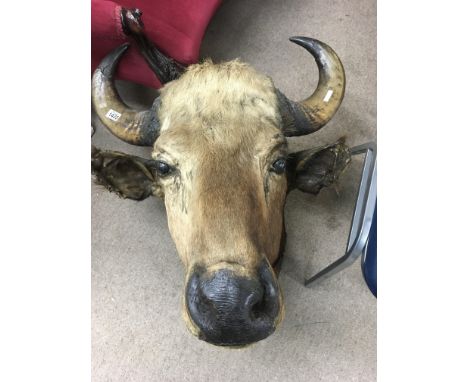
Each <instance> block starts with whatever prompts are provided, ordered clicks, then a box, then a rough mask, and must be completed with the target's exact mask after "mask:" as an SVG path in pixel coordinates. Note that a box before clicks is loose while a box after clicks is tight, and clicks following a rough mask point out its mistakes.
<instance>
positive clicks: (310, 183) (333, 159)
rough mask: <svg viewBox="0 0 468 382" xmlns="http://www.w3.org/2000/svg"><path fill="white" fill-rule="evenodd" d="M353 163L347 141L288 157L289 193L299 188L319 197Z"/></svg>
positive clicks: (342, 139)
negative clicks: (323, 189)
mask: <svg viewBox="0 0 468 382" xmlns="http://www.w3.org/2000/svg"><path fill="white" fill-rule="evenodd" d="M350 161H351V155H350V152H349V147H348V146H347V145H346V144H345V139H344V138H340V139H339V140H338V141H337V142H335V143H333V144H331V145H328V146H324V147H319V148H315V149H310V150H304V151H299V152H296V153H292V154H290V155H289V156H288V168H287V174H288V192H289V191H292V190H293V189H295V188H297V189H299V190H301V191H303V192H308V193H311V194H314V195H317V194H318V193H319V192H320V190H321V189H322V188H323V187H328V186H331V185H333V184H334V183H336V181H337V180H338V178H339V176H340V175H341V173H342V172H343V170H344V169H345V168H346V167H347V165H348V164H349V162H350Z"/></svg>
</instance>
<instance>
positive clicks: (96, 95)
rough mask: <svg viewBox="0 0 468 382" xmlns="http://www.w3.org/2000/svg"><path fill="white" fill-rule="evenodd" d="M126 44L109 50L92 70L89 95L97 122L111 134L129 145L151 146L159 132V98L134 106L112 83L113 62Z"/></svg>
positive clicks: (117, 58)
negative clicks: (144, 105)
mask: <svg viewBox="0 0 468 382" xmlns="http://www.w3.org/2000/svg"><path fill="white" fill-rule="evenodd" d="M128 46H129V44H123V45H121V46H119V47H118V48H116V49H114V50H113V51H112V52H111V53H109V54H108V55H107V56H106V57H105V58H104V59H103V60H102V61H101V63H100V64H99V66H98V67H97V69H96V70H95V72H94V74H93V79H92V85H91V98H92V103H93V106H94V110H95V111H96V113H97V115H98V116H99V119H100V120H101V122H102V123H103V124H104V126H106V127H107V128H108V129H109V130H110V131H111V133H112V134H114V135H115V136H117V137H118V138H120V139H122V140H123V141H125V142H127V143H130V144H132V145H138V146H152V145H153V144H154V142H155V141H156V139H157V137H158V136H159V120H158V108H159V98H156V100H155V101H154V102H153V105H152V107H151V109H149V110H140V111H139V110H134V109H132V108H130V107H128V106H127V105H126V104H125V103H124V102H123V101H122V99H121V98H120V96H119V94H118V93H117V90H116V88H115V85H114V74H115V69H116V67H117V64H118V62H119V60H120V58H121V57H122V55H123V54H124V53H125V51H126V50H127V48H128Z"/></svg>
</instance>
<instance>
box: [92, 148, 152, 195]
mask: <svg viewBox="0 0 468 382" xmlns="http://www.w3.org/2000/svg"><path fill="white" fill-rule="evenodd" d="M152 162H153V161H151V160H148V159H144V158H140V157H136V156H132V155H128V154H124V153H121V152H117V151H102V150H99V149H97V148H96V147H94V146H91V172H92V173H93V174H94V175H95V182H96V183H97V184H100V185H102V186H104V187H106V188H107V189H108V190H109V191H111V192H115V193H116V194H118V195H119V196H121V197H123V198H125V199H127V198H128V199H133V200H143V199H146V198H147V197H148V196H151V195H159V193H158V185H157V183H158V182H157V176H156V173H155V170H154V169H153V168H152V166H151V165H152Z"/></svg>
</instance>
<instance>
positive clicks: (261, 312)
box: [250, 300, 265, 321]
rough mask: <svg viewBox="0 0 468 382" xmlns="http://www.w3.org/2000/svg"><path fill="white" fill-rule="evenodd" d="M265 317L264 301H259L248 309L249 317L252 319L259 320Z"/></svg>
mask: <svg viewBox="0 0 468 382" xmlns="http://www.w3.org/2000/svg"><path fill="white" fill-rule="evenodd" d="M264 317H265V301H264V300H263V301H259V302H257V303H256V304H255V305H254V306H252V309H251V311H250V318H251V320H252V321H255V320H259V319H262V318H264Z"/></svg>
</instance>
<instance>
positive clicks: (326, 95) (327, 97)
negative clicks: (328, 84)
mask: <svg viewBox="0 0 468 382" xmlns="http://www.w3.org/2000/svg"><path fill="white" fill-rule="evenodd" d="M332 94H333V90H331V89H328V91H327V94H325V98H324V99H323V100H324V102H328V101H330V98H331V96H332Z"/></svg>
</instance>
